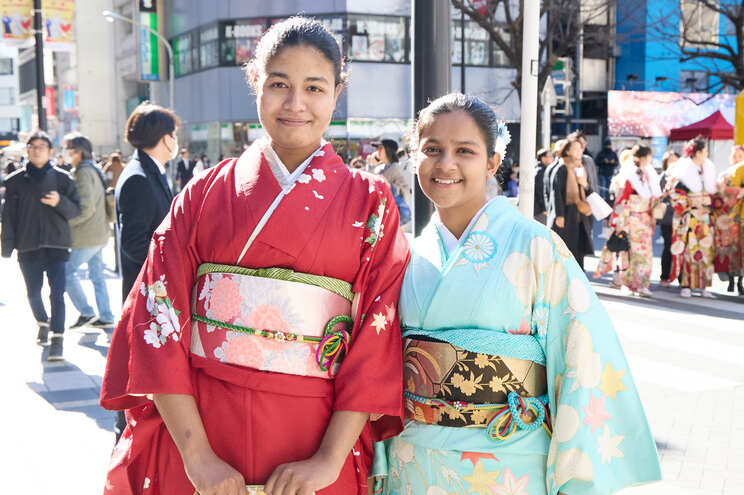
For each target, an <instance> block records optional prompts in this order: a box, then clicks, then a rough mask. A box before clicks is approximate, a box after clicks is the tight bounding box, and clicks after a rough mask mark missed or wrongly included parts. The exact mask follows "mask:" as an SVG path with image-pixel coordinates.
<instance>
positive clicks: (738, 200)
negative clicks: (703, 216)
mask: <svg viewBox="0 0 744 495" xmlns="http://www.w3.org/2000/svg"><path fill="white" fill-rule="evenodd" d="M729 162H730V163H731V166H730V167H729V168H727V169H726V170H724V171H723V172H721V175H720V176H719V177H718V192H717V193H716V194H715V195H714V196H713V224H714V225H715V232H714V236H713V237H714V240H715V242H714V244H715V258H713V266H714V267H715V270H716V273H725V274H726V275H727V276H728V280H729V283H728V292H734V283H736V278H737V277H738V279H739V281H738V283H737V284H736V285H737V289H738V291H739V295H744V285H743V284H742V268H744V251H743V250H744V146H734V147H733V148H731V155H730V156H729Z"/></svg>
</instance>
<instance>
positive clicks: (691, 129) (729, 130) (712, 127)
mask: <svg viewBox="0 0 744 495" xmlns="http://www.w3.org/2000/svg"><path fill="white" fill-rule="evenodd" d="M698 136H703V137H704V138H708V139H717V140H721V139H734V126H732V125H731V124H729V123H728V121H727V120H726V118H725V117H724V116H723V114H722V113H721V111H720V110H716V111H715V112H713V113H712V114H710V115H709V116H707V117H706V118H704V119H703V120H701V121H699V122H695V123H693V124H690V125H686V126H684V127H678V128H676V129H672V130H671V131H669V141H687V140H688V139H694V138H696V137H698Z"/></svg>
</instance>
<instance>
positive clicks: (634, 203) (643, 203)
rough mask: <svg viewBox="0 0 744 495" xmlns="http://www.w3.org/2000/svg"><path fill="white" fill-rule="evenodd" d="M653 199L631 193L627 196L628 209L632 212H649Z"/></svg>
mask: <svg viewBox="0 0 744 495" xmlns="http://www.w3.org/2000/svg"><path fill="white" fill-rule="evenodd" d="M652 206H653V200H652V199H651V198H644V197H642V196H640V195H638V194H631V195H630V197H629V198H628V209H629V210H630V211H631V212H632V213H649V214H650V213H651V208H652Z"/></svg>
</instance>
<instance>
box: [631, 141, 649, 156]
mask: <svg viewBox="0 0 744 495" xmlns="http://www.w3.org/2000/svg"><path fill="white" fill-rule="evenodd" d="M631 153H633V158H637V159H641V158H643V157H644V156H648V155H650V154H651V148H650V147H648V146H646V145H643V144H636V145H635V146H633V149H632V150H631Z"/></svg>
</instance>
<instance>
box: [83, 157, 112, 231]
mask: <svg viewBox="0 0 744 495" xmlns="http://www.w3.org/2000/svg"><path fill="white" fill-rule="evenodd" d="M89 165H90V167H91V168H93V170H95V171H96V173H97V174H98V178H99V179H101V186H103V204H104V207H105V208H106V221H107V222H108V223H113V222H116V196H115V194H114V192H115V191H114V188H113V187H107V186H106V179H104V177H103V172H101V170H100V169H99V168H98V167H96V166H95V165H92V164H89Z"/></svg>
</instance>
